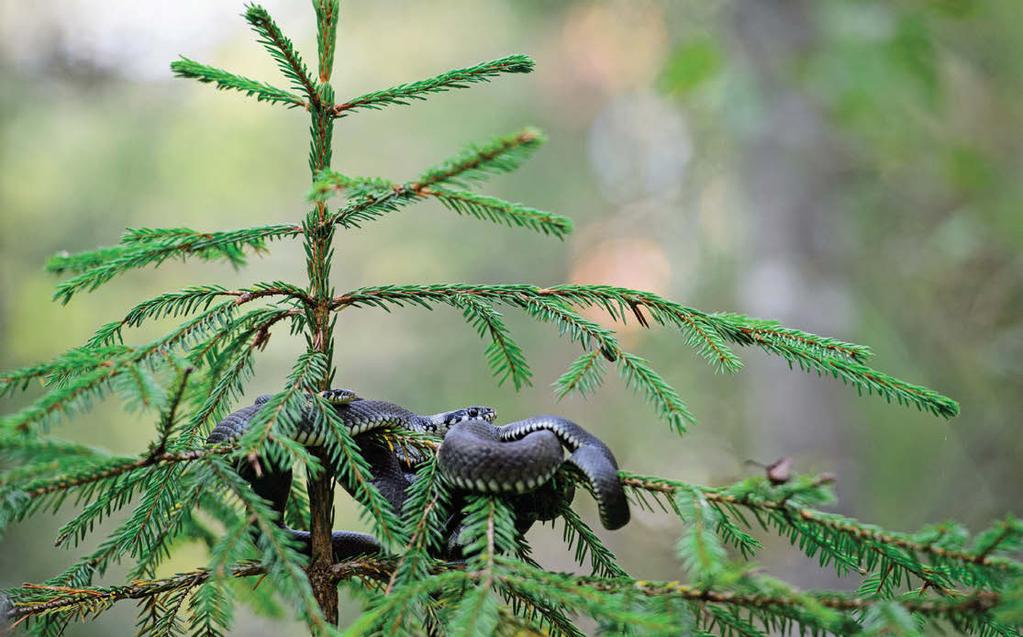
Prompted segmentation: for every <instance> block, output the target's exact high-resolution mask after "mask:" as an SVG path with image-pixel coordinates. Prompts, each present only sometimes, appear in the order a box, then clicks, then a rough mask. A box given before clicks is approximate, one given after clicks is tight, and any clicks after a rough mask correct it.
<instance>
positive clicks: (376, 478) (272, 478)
mask: <svg viewBox="0 0 1023 637" xmlns="http://www.w3.org/2000/svg"><path fill="white" fill-rule="evenodd" d="M321 395H322V396H323V397H324V398H325V399H327V401H328V402H330V403H331V404H332V405H333V406H334V408H335V409H336V410H337V413H338V414H339V415H340V417H341V419H342V421H343V422H344V423H345V424H346V425H347V426H348V428H349V431H350V433H351V434H352V435H353V436H354V437H355V440H356V441H357V442H358V443H359V446H360V448H361V451H362V453H363V457H364V458H365V459H366V461H367V462H368V463H369V465H370V470H371V472H372V479H371V482H372V483H373V484H374V485H375V486H376V487H377V488H378V489H379V490H380V492H381V494H382V495H383V496H384V497H385V498H386V499H387V500H388V501H389V502H390V503H391V506H392V507H393V508H394V510H395V511H396V512H399V513H400V512H401V509H402V506H403V504H404V502H405V499H406V491H407V489H408V487H409V486H410V485H411V484H412V483H413V482H414V481H415V479H416V474H415V467H414V465H413V463H412V460H411V459H410V458H408V457H406V456H405V455H403V454H402V453H401V452H399V451H395V450H394V449H392V448H390V447H389V446H388V445H386V444H383V443H382V442H380V441H378V440H376V439H374V437H373V436H366V435H364V434H367V433H370V432H373V431H375V430H379V429H383V428H391V427H403V428H405V429H407V430H409V431H414V432H421V433H426V434H433V435H438V436H443V438H444V440H443V442H442V443H441V446H440V451H439V452H438V459H437V461H438V468H439V470H440V473H441V475H443V476H444V477H445V479H446V480H447V482H448V483H449V485H451V486H452V487H454V489H455V492H456V493H455V495H456V497H455V504H457V502H458V499H459V497H461V496H464V493H490V494H500V495H502V496H505V497H507V499H508V502H509V503H510V505H511V507H512V509H513V511H514V512H515V515H516V526H517V527H518V530H519V532H520V533H524V532H525V531H526V530H528V529H529V527H530V526H532V524H533V523H534V522H536V521H538V520H550V519H553V518H554V517H556V516H557V515H558V514H559V512H560V510H561V507H562V506H563V505H566V504H568V503H570V502H571V500H572V497H573V496H574V489H573V488H572V486H571V484H569V485H564V484H561V485H555V484H554V483H553V481H552V477H553V476H554V474H555V473H556V472H557V470H558V469H559V468H560V467H561V465H562V464H563V463H566V462H567V463H568V464H569V465H570V466H571V467H573V468H574V469H576V470H577V471H579V472H580V473H581V475H582V476H583V477H584V478H585V481H586V484H587V486H588V487H589V491H590V492H591V493H592V494H593V496H594V498H595V500H596V502H597V506H598V508H599V511H600V519H601V523H602V524H603V525H604V526H605V527H606V528H608V529H617V528H620V527H622V526H624V525H625V524H626V523H628V521H629V505H628V501H627V500H626V497H625V492H624V490H623V489H622V485H621V482H620V480H619V478H618V464H617V462H616V461H615V458H614V455H613V454H612V453H611V450H610V449H608V448H607V446H606V445H605V444H604V443H603V442H601V441H600V439H598V438H597V437H596V436H594V435H592V434H590V433H589V432H587V431H586V430H585V429H583V428H582V427H580V426H579V425H577V424H575V423H574V422H571V421H569V420H565V419H564V418H560V417H558V416H535V417H532V418H527V419H525V420H520V421H517V422H513V423H510V424H507V425H502V426H495V425H493V424H492V423H493V422H494V420H495V419H496V413H495V412H494V410H493V409H491V408H489V407H482V406H471V407H465V408H462V409H456V410H453V411H446V412H441V413H439V414H434V415H432V416H421V415H419V414H416V413H413V412H411V411H409V410H407V409H405V408H404V407H401V406H399V405H396V404H394V403H389V402H384V401H379V400H366V399H362V398H360V397H359V396H357V395H356V394H355V392H353V391H351V390H347V389H332V390H329V391H326V392H323V393H322V394H321ZM269 398H270V397H269V396H260V397H259V398H257V399H256V402H255V404H253V405H250V406H248V407H244V408H242V409H239V410H238V411H235V412H234V413H232V414H230V415H228V416H227V417H226V418H224V419H223V420H222V421H220V422H219V423H218V424H217V426H216V427H214V428H213V431H212V432H210V435H209V437H208V438H207V440H206V442H207V444H211V445H212V444H220V443H225V442H230V441H233V440H235V439H237V438H239V437H240V436H241V435H242V434H244V433H245V431H246V430H247V429H248V428H249V424H250V422H251V421H252V418H253V417H254V416H256V414H258V413H259V411H260V410H261V409H262V408H263V406H264V404H265V403H266V402H267V400H269ZM294 438H295V440H296V441H297V442H299V443H301V444H303V445H305V446H307V447H314V446H317V445H321V444H323V442H324V438H323V434H322V433H320V432H318V430H317V428H316V427H314V426H313V425H312V423H311V419H304V420H303V421H302V422H301V423H300V424H299V428H298V432H297V433H296V434H295V435H294ZM562 445H564V447H565V448H567V449H568V450H569V452H570V455H569V457H568V459H567V460H565V459H564V456H563V450H562ZM238 470H239V474H240V475H241V476H242V477H243V478H244V479H245V480H246V481H247V482H248V483H249V484H250V485H251V486H252V489H253V490H254V491H255V492H256V494H258V495H259V496H261V497H263V498H265V499H266V500H268V501H269V502H270V503H271V505H272V506H273V508H274V510H276V511H277V513H278V514H279V517H281V518H283V514H284V509H285V506H286V505H287V501H288V496H289V494H290V491H291V482H292V473H291V471H290V470H280V469H275V468H267V469H265V470H257V468H256V466H254V464H253V463H251V462H241V463H239V466H238ZM452 510H456V511H457V510H460V507H453V509H452ZM279 523H280V524H282V525H283V521H281V522H279ZM460 524H461V518H460V517H459V516H453V517H452V518H451V519H450V520H449V522H448V527H447V529H446V535H447V537H449V540H448V553H447V555H446V556H445V557H457V556H458V553H459V546H458V531H459V528H460ZM287 530H288V532H289V533H290V534H291V535H292V536H293V537H294V538H296V539H297V540H299V541H300V542H303V543H304V544H305V545H306V547H307V550H308V544H309V541H310V538H309V532H308V531H301V530H296V529H290V528H289V529H287ZM332 540H333V549H334V559H335V560H342V559H345V558H348V557H351V556H354V555H359V554H366V553H376V552H378V551H379V550H380V546H379V544H378V543H377V541H376V539H375V538H373V536H371V535H367V534H365V533H357V532H354V531H334V532H333V537H332Z"/></svg>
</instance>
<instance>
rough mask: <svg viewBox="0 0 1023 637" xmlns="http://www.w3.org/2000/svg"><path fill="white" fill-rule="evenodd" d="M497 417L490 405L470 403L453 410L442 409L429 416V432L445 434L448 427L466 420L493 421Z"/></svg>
mask: <svg viewBox="0 0 1023 637" xmlns="http://www.w3.org/2000/svg"><path fill="white" fill-rule="evenodd" d="M496 419H497V412H496V411H494V409H493V408H491V407H484V406H482V405H472V406H470V407H464V408H462V409H455V410H453V411H444V412H441V413H439V414H434V415H432V416H430V417H429V421H430V424H429V425H428V427H431V428H432V429H431V433H438V434H442V435H443V434H445V433H447V431H448V429H450V428H452V427H454V426H455V425H457V424H458V423H460V422H465V421H467V420H485V421H487V422H489V423H493V422H494V420H496Z"/></svg>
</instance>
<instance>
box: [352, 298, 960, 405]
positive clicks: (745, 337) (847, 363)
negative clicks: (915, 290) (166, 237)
mask: <svg viewBox="0 0 1023 637" xmlns="http://www.w3.org/2000/svg"><path fill="white" fill-rule="evenodd" d="M454 296H475V297H478V298H481V299H485V300H488V301H494V302H499V303H507V304H512V305H517V306H520V307H523V306H525V305H527V304H528V303H529V302H530V301H533V300H537V299H558V300H560V301H562V302H564V303H567V304H569V305H572V306H576V307H581V308H586V307H596V308H599V309H602V310H604V311H606V312H607V313H608V314H609V315H610V317H611V318H612V319H614V320H615V321H618V322H621V323H625V322H626V321H627V320H628V317H629V316H633V317H634V318H635V319H636V320H638V321H640V323H642V324H644V325H645V324H647V319H646V318H645V316H644V314H643V313H642V312H643V311H644V310H645V311H646V312H648V313H649V314H650V316H651V318H652V319H653V321H654V322H656V323H658V324H660V325H666V326H671V327H675V328H676V329H679V330H680V331H682V332H683V334H684V335H685V336H686V338H687V341H688V342H689V344H691V345H693V346H694V347H696V348H697V349H698V351H700V352H701V353H702V354H703V355H704V357H705V358H708V359H709V360H711V361H714V362H716V363H717V364H718V365H719V366H720V367H721V368H722V369H725V370H732V371H735V370H737V369H738V368H739V367H740V366H741V363H738V362H737V361H738V359H737V358H736V357H735V355H734V353H732V352H731V350H730V349H729V348H728V347H727V346H726V345H725V341H729V342H732V343H735V344H737V345H747V346H748V345H757V346H759V347H761V348H762V349H764V350H765V351H767V352H769V353H772V354H776V355H779V356H782V357H783V358H785V359H786V360H788V361H790V362H794V363H796V364H798V365H799V366H800V367H802V368H803V369H806V370H812V371H816V372H817V373H818V374H827V375H830V376H833V377H835V378H837V379H839V380H842V381H843V382H845V383H849V384H851V385H853V386H854V387H856V388H857V390H859V391H865V392H867V393H870V394H873V393H876V394H878V395H880V396H882V397H883V398H885V399H886V400H895V401H897V402H899V403H902V404H909V405H914V406H916V407H917V408H919V409H924V410H927V411H930V412H932V413H934V414H935V415H940V416H944V417H946V418H951V417H953V416H955V415H956V414H958V413H959V405H958V403H956V402H955V401H954V400H952V399H950V398H948V397H946V396H943V395H941V394H939V393H938V392H936V391H934V390H932V389H929V388H926V387H921V386H918V385H913V384H911V383H907V382H906V381H903V380H900V379H898V378H894V377H892V376H890V375H888V374H885V373H884V372H880V371H878V370H875V369H871V368H870V367H867V366H866V365H863V364H862V363H860V362H858V361H859V360H861V359H862V358H863V357H864V356H866V353H867V352H866V351H865V350H864V349H863V348H860V347H859V346H855V345H853V344H849V343H843V342H841V341H837V340H835V339H829V338H824V337H820V336H817V335H815V334H810V333H808V332H801V331H799V330H794V329H790V328H782V327H780V326H778V325H777V324H776V323H773V322H766V321H762V320H760V319H754V318H750V317H744V316H741V315H737V314H708V313H706V312H702V311H700V310H697V309H694V308H691V307H686V306H684V305H681V304H679V303H675V302H673V301H669V300H667V299H664V298H661V297H660V296H657V295H656V294H653V293H650V292H642V291H638V290H632V289H629V288H620V287H613V286H606V285H558V286H552V287H547V288H540V287H537V286H532V285H521V284H512V285H470V284H437V285H400V286H398V285H389V286H376V287H367V288H360V289H357V290H353V291H351V292H349V293H347V294H344V295H341V296H339V297H337V298H335V299H334V307H335V308H341V307H347V306H353V307H360V306H367V305H369V306H375V307H381V308H386V307H388V306H390V307H401V306H404V305H407V304H416V305H427V306H428V305H430V304H433V303H450V298H451V297H454Z"/></svg>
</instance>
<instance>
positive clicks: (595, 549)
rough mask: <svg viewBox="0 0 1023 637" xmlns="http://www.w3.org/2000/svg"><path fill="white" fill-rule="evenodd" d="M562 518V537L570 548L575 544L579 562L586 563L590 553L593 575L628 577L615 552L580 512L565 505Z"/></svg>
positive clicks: (576, 557) (576, 556) (576, 559)
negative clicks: (585, 520) (584, 519)
mask: <svg viewBox="0 0 1023 637" xmlns="http://www.w3.org/2000/svg"><path fill="white" fill-rule="evenodd" d="M561 519H562V522H564V525H565V526H564V530H563V531H562V535H561V539H562V540H563V541H564V542H565V544H566V545H567V546H568V547H569V548H570V549H571V548H573V546H574V548H575V561H576V563H577V564H583V563H585V561H586V556H587V555H589V558H590V568H591V572H592V574H593V575H597V576H599V577H628V574H627V573H626V572H625V570H624V569H623V568H622V567H621V566H619V565H618V558H616V557H615V554H614V553H613V552H612V551H611V549H609V548H608V547H607V546H606V545H605V544H604V543H603V542H602V541H601V539H600V538H599V537H597V534H596V533H594V532H593V529H591V528H590V526H589V525H588V524H586V522H584V521H583V519H582V518H581V517H579V514H578V513H576V512H575V511H574V510H572V508H571V507H564V508H563V509H562V510H561Z"/></svg>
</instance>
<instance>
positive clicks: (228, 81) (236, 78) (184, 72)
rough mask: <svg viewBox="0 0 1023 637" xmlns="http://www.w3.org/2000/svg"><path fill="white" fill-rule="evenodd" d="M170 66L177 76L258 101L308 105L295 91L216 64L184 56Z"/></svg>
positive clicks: (297, 105) (287, 104)
mask: <svg viewBox="0 0 1023 637" xmlns="http://www.w3.org/2000/svg"><path fill="white" fill-rule="evenodd" d="M170 68H171V71H173V72H174V75H175V76H177V77H183V78H189V79H193V80H199V81H200V82H203V83H204V84H214V85H216V87H217V88H218V89H220V90H235V91H241V92H242V93H245V95H247V96H249V97H255V98H256V101H257V102H269V103H271V104H284V105H285V106H287V107H288V108H295V107H301V108H306V106H307V104H306V101H305V100H304V99H302V98H301V97H299V96H298V95H295V94H294V93H291V92H289V91H285V90H284V89H279V88H277V87H276V86H271V85H269V84H267V83H265V82H260V81H258V80H251V79H249V78H247V77H242V76H241V75H235V74H234V73H230V72H228V71H225V70H223V69H218V68H216V67H214V66H207V65H205V64H200V63H199V62H196V61H195V60H190V59H188V58H186V57H184V56H182V57H181V59H180V60H175V61H174V62H171V65H170Z"/></svg>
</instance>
